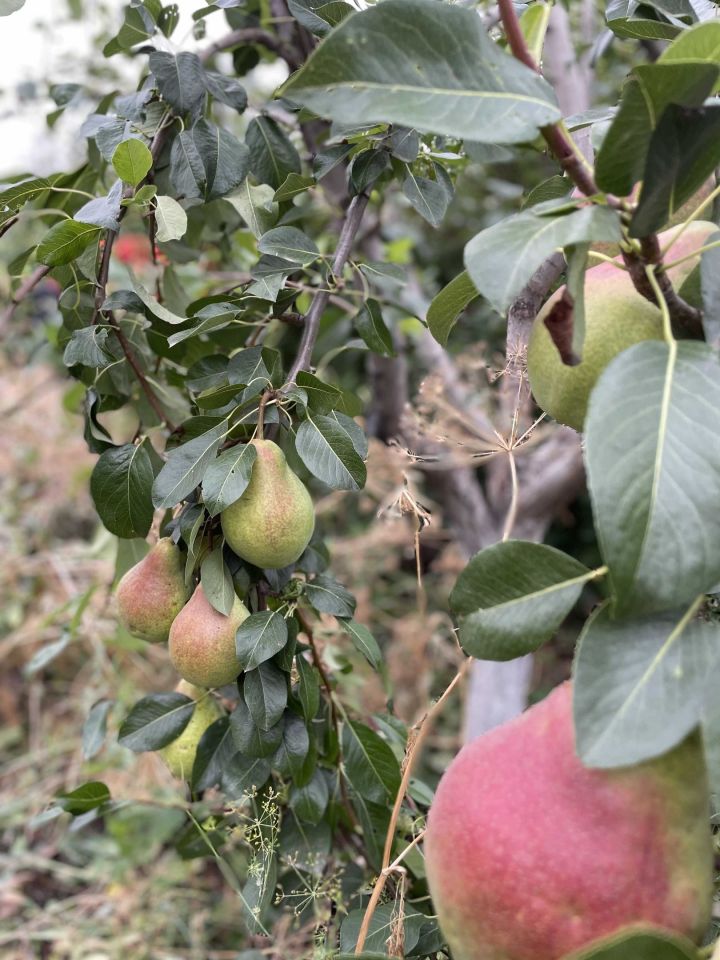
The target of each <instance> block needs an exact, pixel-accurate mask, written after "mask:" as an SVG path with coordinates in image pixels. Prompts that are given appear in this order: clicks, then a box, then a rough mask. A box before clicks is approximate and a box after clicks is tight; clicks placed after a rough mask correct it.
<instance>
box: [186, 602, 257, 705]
mask: <svg viewBox="0 0 720 960" xmlns="http://www.w3.org/2000/svg"><path fill="white" fill-rule="evenodd" d="M249 616H250V611H249V610H248V609H247V607H246V606H245V604H244V603H243V602H242V601H241V600H239V599H238V598H237V597H235V599H234V601H233V607H232V610H231V611H230V614H229V616H227V617H226V616H225V615H224V614H222V613H219V612H218V611H217V610H216V609H215V608H214V607H213V606H212V605H211V604H210V602H209V600H208V599H207V597H206V596H205V593H204V591H203V588H202V584H201V583H200V584H198V585H197V587H196V588H195V592H194V593H193V595H192V597H191V598H190V600H189V601H188V603H187V604H186V605H185V606H184V607H183V608H182V610H181V611H180V613H179V614H178V615H177V617H176V618H175V620H173V624H172V626H171V627H170V643H169V647H168V649H169V652H170V660H171V661H172V664H173V666H174V667H175V669H176V670H177V672H178V673H179V674H180V676H181V677H182V678H183V680H187V682H188V683H194V684H195V685H196V686H198V687H222V686H224V685H225V684H226V683H232V682H233V681H234V680H235V679H236V678H237V676H238V674H239V673H240V672H241V670H242V667H241V666H240V662H239V660H238V658H237V655H236V653H235V634H236V633H237V629H238V627H239V626H240V624H241V623H242V622H243V620H246V619H247V618H248V617H249Z"/></svg>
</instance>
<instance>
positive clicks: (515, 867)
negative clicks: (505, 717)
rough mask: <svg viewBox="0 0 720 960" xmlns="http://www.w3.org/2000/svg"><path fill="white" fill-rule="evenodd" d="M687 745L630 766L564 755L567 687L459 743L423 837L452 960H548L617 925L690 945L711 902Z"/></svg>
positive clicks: (704, 813)
mask: <svg viewBox="0 0 720 960" xmlns="http://www.w3.org/2000/svg"><path fill="white" fill-rule="evenodd" d="M708 797H709V787H708V783H707V775H706V771H705V765H704V761H703V755H702V748H701V744H700V738H699V736H698V734H697V733H695V734H692V735H691V736H690V737H688V738H687V739H686V740H685V741H684V742H683V743H681V744H680V745H679V746H677V747H675V748H674V749H673V750H671V751H670V752H669V753H667V754H665V755H664V756H662V757H658V758H656V759H653V760H650V761H647V762H645V763H641V764H639V765H637V766H634V767H625V768H621V769H614V770H590V769H588V768H587V767H584V766H583V764H582V763H581V762H580V760H579V759H578V757H577V755H576V753H575V737H574V730H573V718H572V688H571V685H570V684H569V683H567V684H563V685H562V686H560V687H558V688H557V689H556V690H555V691H553V693H552V694H550V696H549V697H547V698H546V699H545V700H543V701H542V702H541V703H539V704H538V705H536V706H534V707H532V708H531V709H530V710H528V711H526V712H525V713H524V714H523V715H522V716H521V717H518V718H517V719H515V720H513V721H511V722H510V723H506V724H504V725H503V726H501V727H498V728H497V729H495V730H492V731H491V732H490V733H487V734H485V735H484V736H482V737H480V738H479V739H477V740H475V741H473V742H472V743H470V744H468V745H467V746H465V747H464V748H463V749H462V750H461V751H460V753H459V754H458V755H457V757H456V758H455V760H454V761H453V762H452V764H451V765H450V767H449V768H448V770H447V771H446V773H445V775H444V776H443V778H442V780H441V781H440V784H439V786H438V789H437V793H436V794H435V799H434V801H433V804H432V806H431V809H430V814H429V816H428V825H427V832H426V834H425V840H424V850H425V866H426V871H427V878H428V883H429V886H430V893H431V895H432V900H433V904H434V907H435V910H436V912H437V915H438V919H439V922H440V926H441V929H442V931H443V933H444V935H445V938H446V940H447V942H448V944H449V946H450V948H451V950H452V955H453V958H454V960H560V958H562V957H565V956H566V954H569V953H571V952H573V951H576V950H579V949H580V948H582V947H585V946H587V945H588V944H590V943H592V942H593V941H595V940H598V939H600V938H602V937H606V936H609V935H611V934H613V933H615V932H616V931H618V930H619V929H620V928H622V927H626V926H629V925H632V924H647V925H650V926H653V927H659V928H662V929H664V930H670V931H674V932H676V933H679V934H682V935H684V936H686V937H689V938H690V939H692V940H695V941H699V940H700V939H701V937H702V935H703V933H704V932H705V929H706V927H707V924H708V922H709V919H710V907H711V904H712V894H713V883H712V879H713V869H712V868H713V860H712V841H711V835H710V826H709V808H708Z"/></svg>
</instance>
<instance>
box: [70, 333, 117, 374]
mask: <svg viewBox="0 0 720 960" xmlns="http://www.w3.org/2000/svg"><path fill="white" fill-rule="evenodd" d="M107 338H108V331H107V330H106V329H105V327H83V328H82V329H81V330H73V332H72V336H71V337H70V339H69V341H68V344H67V346H66V347H65V352H64V353H63V363H64V364H65V366H66V367H74V366H75V364H82V365H83V366H84V367H104V366H106V365H107V364H108V362H109V361H110V354H109V353H108V352H107V350H106V346H105V345H106V343H107Z"/></svg>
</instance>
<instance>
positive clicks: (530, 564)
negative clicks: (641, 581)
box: [450, 540, 594, 660]
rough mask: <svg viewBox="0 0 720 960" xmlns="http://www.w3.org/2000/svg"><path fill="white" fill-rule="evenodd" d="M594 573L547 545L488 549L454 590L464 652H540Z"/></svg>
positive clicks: (512, 543)
mask: <svg viewBox="0 0 720 960" xmlns="http://www.w3.org/2000/svg"><path fill="white" fill-rule="evenodd" d="M593 576H594V573H593V571H591V570H588V569H587V567H584V566H583V565H582V564H581V563H578V562H577V560H573V558H572V557H569V556H567V554H565V553H562V552H561V551H560V550H556V549H555V548H554V547H548V546H546V545H545V544H540V543H528V542H525V541H522V540H507V541H505V542H504V543H497V544H494V545H493V546H491V547H487V548H486V549H485V550H482V551H481V552H480V553H478V554H476V555H475V556H474V557H473V558H472V560H471V561H470V562H469V563H468V565H467V566H466V567H465V569H464V570H463V572H462V573H461V574H460V576H459V577H458V579H457V583H456V584H455V587H454V589H453V591H452V593H451V594H450V606H451V608H452V610H453V611H454V612H455V613H456V614H458V615H459V617H460V643H461V645H462V648H463V650H465V652H466V653H468V654H469V655H470V656H473V657H478V658H479V659H482V660H512V659H513V658H514V657H520V656H523V655H524V654H526V653H530V652H531V651H533V650H537V648H538V647H539V646H540V645H541V644H543V643H545V642H546V641H547V640H549V639H550V638H551V637H552V636H553V634H554V633H555V632H556V630H557V628H558V627H559V626H560V624H561V623H562V621H563V620H564V619H565V617H566V616H567V615H568V613H570V611H571V610H572V608H573V607H574V606H575V604H576V603H577V600H578V598H579V596H580V593H581V592H582V589H583V586H584V585H585V584H586V583H587V582H588V580H591V579H592V578H593Z"/></svg>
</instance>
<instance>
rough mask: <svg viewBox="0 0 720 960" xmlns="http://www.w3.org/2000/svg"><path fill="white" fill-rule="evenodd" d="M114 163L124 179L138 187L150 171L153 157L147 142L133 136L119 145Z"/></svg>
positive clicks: (116, 171) (116, 170)
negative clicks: (146, 144)
mask: <svg viewBox="0 0 720 960" xmlns="http://www.w3.org/2000/svg"><path fill="white" fill-rule="evenodd" d="M112 165H113V167H114V169H115V173H116V174H117V175H118V176H119V177H120V179H121V180H122V181H124V182H125V183H129V184H130V186H131V187H136V186H137V185H138V184H139V183H140V181H141V180H144V179H145V177H146V176H147V174H148V173H149V171H150V168H151V167H152V165H153V158H152V154H151V153H150V151H149V150H148V148H147V147H146V146H145V144H144V143H142V141H140V140H136V139H135V138H134V137H133V138H132V139H130V140H123V142H122V143H119V144H118V145H117V147H116V148H115V152H114V153H113V155H112Z"/></svg>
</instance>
